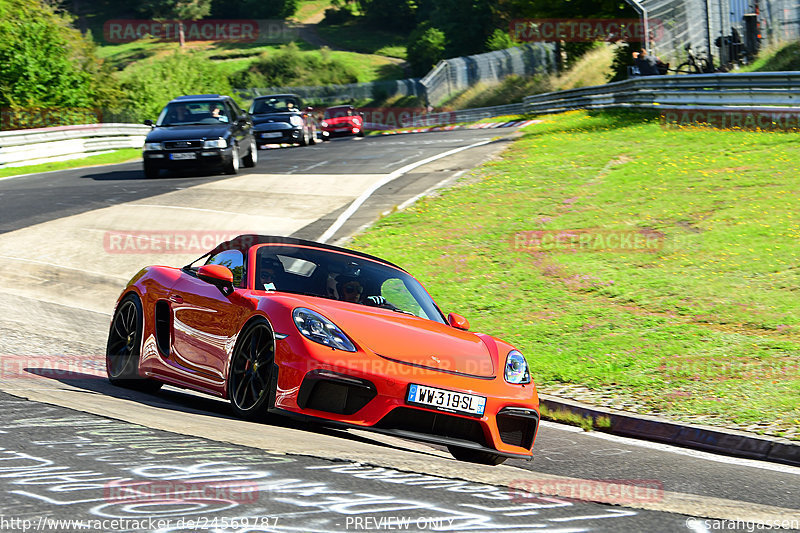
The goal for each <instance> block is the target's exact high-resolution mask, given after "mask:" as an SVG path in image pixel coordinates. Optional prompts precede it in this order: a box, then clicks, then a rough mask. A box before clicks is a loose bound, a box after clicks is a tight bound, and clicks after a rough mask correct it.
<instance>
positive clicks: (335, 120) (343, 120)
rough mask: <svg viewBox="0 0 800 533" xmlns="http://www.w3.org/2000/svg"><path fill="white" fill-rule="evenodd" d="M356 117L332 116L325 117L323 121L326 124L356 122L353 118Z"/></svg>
mask: <svg viewBox="0 0 800 533" xmlns="http://www.w3.org/2000/svg"><path fill="white" fill-rule="evenodd" d="M355 118H356V117H334V118H326V119H324V120H325V122H327V123H328V124H348V123H350V122H357V121H356V120H353V119H355Z"/></svg>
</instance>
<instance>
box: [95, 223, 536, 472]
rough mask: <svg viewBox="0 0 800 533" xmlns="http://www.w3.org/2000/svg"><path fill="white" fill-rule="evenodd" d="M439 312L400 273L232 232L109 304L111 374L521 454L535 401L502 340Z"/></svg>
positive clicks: (159, 269) (252, 407)
mask: <svg viewBox="0 0 800 533" xmlns="http://www.w3.org/2000/svg"><path fill="white" fill-rule="evenodd" d="M468 329H469V324H468V322H467V320H466V319H465V318H463V317H461V316H459V315H456V314H454V313H450V314H449V315H447V316H445V315H444V314H443V313H442V311H441V310H440V309H439V307H438V306H437V305H436V303H435V302H434V301H433V300H432V299H431V297H430V296H429V295H428V293H427V292H426V291H425V289H424V288H423V287H422V285H420V283H419V282H418V281H417V280H416V279H414V278H413V277H412V276H411V275H409V274H408V273H407V272H406V271H405V270H403V269H402V268H400V267H398V266H395V265H393V264H392V263H389V262H388V261H384V260H382V259H379V258H377V257H373V256H370V255H367V254H364V253H360V252H357V251H353V250H346V249H344V248H339V247H336V246H331V245H327V244H320V243H316V242H311V241H305V240H301V239H293V238H288V237H273V236H262V235H241V236H239V237H237V238H235V239H232V240H230V241H226V242H223V243H221V244H219V245H218V246H217V247H216V248H214V249H213V250H211V251H210V252H208V253H207V254H206V255H204V256H203V257H201V258H199V259H198V260H196V261H195V262H193V263H192V264H190V265H187V266H185V267H183V268H175V267H165V266H150V267H146V268H144V269H142V270H141V271H140V272H139V273H138V274H136V275H135V276H134V277H133V279H131V281H130V282H129V283H128V285H127V287H125V289H124V290H123V291H122V294H121V295H120V297H119V300H118V301H117V306H116V309H115V311H114V315H113V318H112V321H111V328H110V331H109V336H108V345H107V351H106V367H107V372H108V377H109V379H110V380H111V382H112V383H114V384H116V385H121V386H127V387H133V388H139V389H150V390H156V389H158V387H160V386H161V385H162V384H164V383H167V384H170V385H176V386H178V387H185V388H189V389H193V390H196V391H200V392H204V393H208V394H212V395H215V396H219V397H223V398H227V399H228V400H230V403H231V406H232V408H233V410H234V412H235V413H236V414H237V415H239V416H242V417H245V418H249V419H258V418H264V417H265V416H266V415H267V413H278V414H282V415H290V416H297V417H302V418H305V419H314V420H318V421H321V422H323V423H325V424H327V425H344V426H349V427H359V428H363V429H370V430H374V431H379V432H382V433H388V434H391V435H396V436H400V437H406V438H411V439H418V440H423V441H428V442H433V443H438V444H443V445H446V446H447V448H448V449H449V450H450V452H451V453H452V454H453V456H454V457H456V458H457V459H460V460H464V461H471V462H477V463H484V464H500V463H501V462H503V461H504V460H505V459H506V458H507V457H519V458H525V459H530V458H531V448H532V447H533V442H534V439H535V438H536V430H537V428H538V425H539V411H538V406H539V401H538V396H537V394H536V387H535V386H534V384H533V383H532V381H531V376H530V372H529V370H528V364H527V363H526V361H525V358H524V357H523V356H522V354H521V353H520V352H519V351H517V350H516V349H515V348H514V347H513V346H511V345H510V344H508V343H506V342H503V341H501V340H499V339H496V338H494V337H491V336H489V335H484V334H480V333H471V332H469V331H468Z"/></svg>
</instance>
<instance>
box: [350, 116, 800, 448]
mask: <svg viewBox="0 0 800 533" xmlns="http://www.w3.org/2000/svg"><path fill="white" fill-rule="evenodd" d="M544 118H545V119H546V120H545V122H544V123H542V124H537V125H533V126H529V127H528V128H526V130H525V134H524V136H523V137H522V138H521V139H520V140H518V141H517V142H516V143H515V144H514V145H513V146H512V147H510V148H509V149H508V150H507V151H506V152H505V153H504V154H503V155H502V157H501V158H499V159H497V160H494V161H492V162H490V163H487V164H485V165H483V166H482V167H480V168H478V169H476V170H475V171H473V172H472V173H471V175H470V176H469V177H466V178H465V179H462V181H461V182H460V185H459V186H456V187H454V188H452V189H449V190H446V191H443V192H442V193H441V195H440V196H438V197H433V198H427V199H423V200H421V201H420V202H419V203H417V204H416V205H415V206H413V207H412V208H409V209H407V210H406V211H404V212H400V213H395V214H392V215H390V216H388V217H386V218H384V219H382V220H381V221H379V222H378V223H377V224H376V225H375V226H374V227H373V228H371V229H370V230H369V231H367V232H366V233H364V234H363V235H360V236H357V237H356V239H355V242H354V243H353V245H354V246H355V247H356V248H358V249H361V250H364V251H366V252H368V253H371V254H376V255H378V256H382V257H386V258H387V259H389V260H391V261H393V262H396V263H397V264H399V265H401V266H403V267H405V268H408V269H409V270H410V271H411V272H413V273H415V275H417V276H418V277H419V278H420V279H421V281H422V282H423V283H424V284H425V285H426V286H427V288H428V289H429V290H430V292H431V294H432V295H433V296H434V297H435V298H436V299H437V301H438V302H439V304H440V305H441V306H442V308H443V309H444V310H445V311H446V312H448V311H455V312H459V313H462V314H464V315H465V316H467V317H468V318H469V319H470V321H471V322H472V325H473V329H474V330H476V331H483V332H489V333H492V334H495V335H498V336H500V337H502V338H505V339H506V340H508V341H510V342H512V343H514V344H516V345H517V346H518V347H519V348H520V349H521V350H522V352H523V353H524V354H526V356H527V358H528V361H529V363H530V365H531V369H532V372H533V376H534V377H535V380H536V382H537V383H538V384H539V386H540V389H541V390H542V391H546V392H556V393H559V394H562V395H565V396H570V397H575V398H579V399H583V400H585V401H589V402H594V403H599V404H604V405H609V406H612V407H622V408H626V409H631V410H637V411H640V412H649V413H660V414H664V415H668V416H671V417H674V418H677V419H683V420H689V421H695V422H701V423H706V424H725V425H736V426H739V427H742V428H746V429H749V430H751V431H758V432H766V433H771V434H777V435H785V436H788V437H791V438H795V439H798V438H800V372H799V371H798V368H799V367H798V365H800V326H798V324H800V307H798V305H797V302H798V294H799V293H800V245H798V239H800V214H798V210H797V205H798V201H800V193H798V191H799V190H800V176H798V174H797V172H796V161H797V159H798V157H800V140H798V139H797V137H796V134H786V133H761V132H744V131H719V130H708V129H699V128H698V129H695V128H683V129H665V128H663V127H661V126H660V125H659V124H658V121H657V119H655V118H652V117H651V118H647V119H644V120H643V118H642V115H637V114H626V113H604V114H597V115H589V114H587V113H584V112H573V113H568V114H563V115H558V116H552V117H544ZM574 229H588V230H589V231H590V233H591V234H593V235H600V236H603V235H608V233H605V234H604V233H603V232H604V231H605V232H616V233H617V234H620V235H636V234H637V233H638V232H641V231H651V232H658V235H661V236H662V237H660V238H659V241H658V242H659V245H658V246H657V247H656V249H649V250H648V249H642V248H635V249H625V250H622V251H615V250H605V251H604V250H603V249H602V248H603V247H602V245H601V246H600V247H599V248H595V249H593V250H594V251H577V252H576V251H569V250H562V251H557V250H553V249H552V248H547V247H545V248H543V249H537V248H536V247H535V246H530V247H529V248H524V247H523V249H515V246H514V243H515V234H517V233H518V232H524V231H531V230H574Z"/></svg>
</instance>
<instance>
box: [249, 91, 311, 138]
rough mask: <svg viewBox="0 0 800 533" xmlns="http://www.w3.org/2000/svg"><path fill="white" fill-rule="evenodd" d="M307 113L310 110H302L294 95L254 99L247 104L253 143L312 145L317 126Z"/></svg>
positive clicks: (301, 105) (300, 102)
mask: <svg viewBox="0 0 800 533" xmlns="http://www.w3.org/2000/svg"><path fill="white" fill-rule="evenodd" d="M311 111H312V109H311V108H305V109H304V108H303V102H302V100H301V99H300V97H299V96H297V95H296V94H271V95H267V96H259V97H256V98H255V99H254V100H253V103H252V104H250V115H251V116H252V117H253V125H254V130H255V132H254V134H255V137H256V143H257V144H258V146H259V147H261V146H263V145H265V144H282V143H289V144H299V145H300V146H306V145H308V144H315V143H316V142H317V132H318V131H319V127H318V126H317V121H316V119H315V118H314V116H313V115H312V114H311Z"/></svg>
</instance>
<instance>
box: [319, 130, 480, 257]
mask: <svg viewBox="0 0 800 533" xmlns="http://www.w3.org/2000/svg"><path fill="white" fill-rule="evenodd" d="M490 142H492V141H491V139H488V140H485V141H481V142H477V143H473V144H470V145H467V146H460V147H458V148H453V149H452V150H448V151H446V152H442V153H440V154H436V155H432V156H430V157H426V158H425V159H421V160H419V161H416V162H414V163H411V164H408V165H406V166H404V167H402V168H398V169H397V170H395V171H394V172H392V173H391V174H387V175H386V176H385V177H384V178H383V179H382V180H380V181H378V182H376V183H374V184H373V185H372V187H370V188H369V189H367V190H366V191H364V192H363V193H361V196H359V197H358V198H356V199H355V200H353V203H351V204H350V206H349V207H348V208H347V209H345V210H344V212H343V213H342V214H341V215H339V217H338V218H337V219H336V220H335V221H334V223H333V224H331V226H330V227H329V228H328V229H327V230H326V231H325V233H323V234H322V236H321V237H320V238H319V239H317V241H318V242H323V243H324V242H328V239H330V238H331V237H333V236H334V235H335V234H336V232H337V231H339V229H340V228H341V227H342V226H344V223H345V222H347V220H348V219H349V218H350V217H351V216H353V213H355V212H356V211H357V210H358V208H359V207H361V205H362V204H363V203H364V202H366V201H367V199H368V198H369V197H370V196H372V193H374V192H375V191H377V190H378V189H380V188H381V187H383V186H384V185H386V184H387V183H389V182H391V181H393V180H395V179H397V178H399V177H400V176H402V175H403V174H405V173H406V172H409V171H411V170H414V169H415V168H417V167H421V166H422V165H425V164H427V163H430V162H432V161H436V160H437V159H442V158H443V157H447V156H449V155H453V154H457V153H458V152H463V151H464V150H469V149H470V148H476V147H478V146H483V145H484V144H489V143H490Z"/></svg>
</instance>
